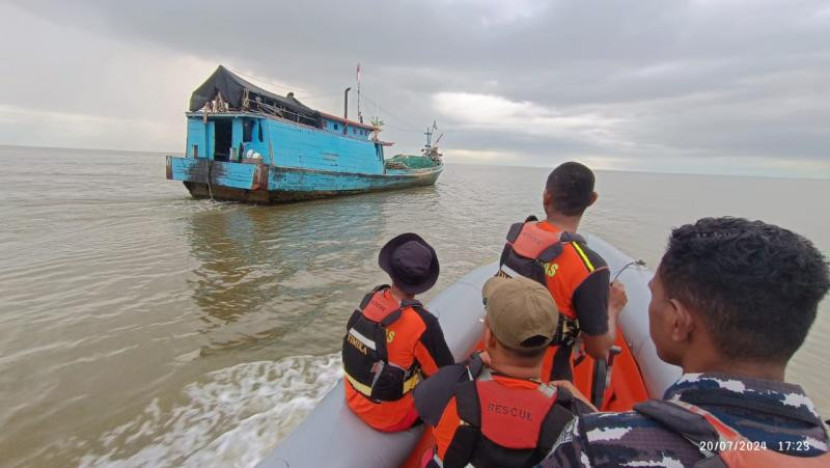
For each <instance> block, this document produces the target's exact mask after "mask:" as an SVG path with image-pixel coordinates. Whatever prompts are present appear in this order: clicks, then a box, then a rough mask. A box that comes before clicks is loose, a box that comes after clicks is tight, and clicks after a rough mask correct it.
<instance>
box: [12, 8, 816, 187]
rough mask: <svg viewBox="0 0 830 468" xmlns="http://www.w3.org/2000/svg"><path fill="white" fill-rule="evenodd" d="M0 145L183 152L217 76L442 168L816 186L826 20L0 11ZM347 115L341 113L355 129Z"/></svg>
mask: <svg viewBox="0 0 830 468" xmlns="http://www.w3.org/2000/svg"><path fill="white" fill-rule="evenodd" d="M0 17H2V18H3V27H2V33H0V34H2V37H3V40H2V41H0V64H2V65H0V66H2V67H3V72H2V74H0V144H18V145H37V146H59V147H82V148H118V149H133V150H150V151H159V152H164V151H172V152H181V151H182V150H183V148H184V145H185V119H184V115H183V112H184V111H185V109H186V106H187V103H188V100H189V97H190V93H191V91H192V90H193V89H195V88H196V87H198V86H199V84H201V83H202V81H204V80H205V79H206V78H207V77H208V76H209V75H210V74H211V73H212V72H213V70H214V69H215V68H216V66H217V65H218V64H220V63H221V64H224V65H226V66H227V67H229V68H230V69H231V70H234V71H237V72H239V73H240V74H242V75H244V76H247V77H252V78H255V79H258V80H259V83H260V84H262V85H263V86H265V87H268V88H270V89H272V90H274V91H275V92H278V93H281V94H284V93H286V92H288V91H289V90H292V91H294V92H295V95H296V96H297V97H298V98H299V99H300V100H301V101H303V102H305V103H306V104H308V105H311V106H313V107H316V108H318V109H320V110H323V111H326V112H330V113H335V114H340V113H342V106H343V105H342V91H343V89H344V88H345V87H346V86H354V80H355V65H356V64H357V63H358V62H360V63H361V64H362V68H363V81H362V87H363V92H364V97H365V99H364V100H363V102H362V106H363V110H364V115H366V116H370V115H373V114H375V113H376V112H377V113H379V114H380V117H381V118H382V119H383V120H384V121H385V122H386V124H387V126H386V130H385V132H384V134H383V137H384V138H385V139H389V140H393V141H395V142H397V143H396V146H395V147H393V149H395V150H397V151H401V152H413V151H414V150H416V149H417V148H418V147H419V146H420V145H421V144H422V143H423V135H422V133H423V131H424V129H426V127H428V126H429V125H431V123H432V121H433V119H437V121H438V124H439V126H440V127H441V130H442V131H444V132H445V133H446V136H445V137H444V139H443V141H442V148H443V151H444V153H445V157H446V160H447V161H448V162H458V163H476V162H480V163H487V164H508V165H531V166H553V165H555V164H557V163H558V162H560V161H563V160H566V159H577V160H582V161H585V162H587V163H589V164H592V165H593V166H594V167H597V168H603V169H621V170H647V171H669V172H706V173H711V172H714V173H725V174H734V173H742V174H764V175H784V176H813V177H815V176H818V177H828V178H830V149H829V148H830V3H828V2H827V1H826V0H815V1H811V0H695V1H668V0H636V1H632V0H628V1H609V0H606V1H585V0H547V1H544V0H382V1H381V0H376V1H368V0H351V1H328V0H292V1H279V0H262V1H234V2H228V1H216V0H187V1H176V0H142V1H108V0H73V1H65V0H63V1H49V0H20V1H17V0H11V1H8V0H6V1H0ZM355 105H356V103H355V102H353V103H352V104H351V105H350V108H351V109H354V106H355Z"/></svg>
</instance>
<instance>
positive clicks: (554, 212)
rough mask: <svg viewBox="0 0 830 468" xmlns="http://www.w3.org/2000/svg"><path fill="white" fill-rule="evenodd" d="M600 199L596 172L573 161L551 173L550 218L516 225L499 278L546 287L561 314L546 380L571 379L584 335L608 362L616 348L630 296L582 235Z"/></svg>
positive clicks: (589, 348) (593, 352) (546, 195)
mask: <svg viewBox="0 0 830 468" xmlns="http://www.w3.org/2000/svg"><path fill="white" fill-rule="evenodd" d="M596 200H597V193H596V192H595V191H594V173H593V172H591V170H590V169H588V168H587V167H585V166H584V165H582V164H579V163H576V162H567V163H564V164H561V165H560V166H559V167H557V168H556V169H554V170H553V172H551V173H550V175H549V176H548V179H547V183H546V185H545V190H544V192H543V195H542V203H543V205H544V209H545V215H546V219H545V220H544V221H537V220H536V218H535V217H530V218H528V220H526V221H525V222H524V223H516V224H514V225H513V226H511V228H510V231H509V232H508V234H507V243H506V244H505V247H504V250H503V252H502V255H501V260H500V262H499V263H500V269H499V275H500V276H504V277H513V276H517V275H520V276H525V277H528V278H531V279H534V280H536V281H538V282H539V283H541V284H542V285H544V286H546V287H547V289H548V291H549V292H550V294H551V295H552V296H553V298H554V300H555V301H556V304H557V306H558V308H559V313H560V324H559V326H558V327H557V331H556V334H555V336H554V339H553V342H552V343H551V347H550V349H549V350H548V352H547V354H546V356H545V361H544V364H543V367H542V378H543V379H544V380H546V381H547V380H553V379H566V380H571V379H572V375H573V369H572V364H571V356H572V354H573V353H572V351H573V346H574V344H575V341H576V338H577V336H579V335H580V334H581V336H582V341H583V342H584V346H585V351H586V352H587V353H588V354H589V355H590V356H592V357H593V358H595V359H605V358H606V357H607V355H608V350H609V348H610V347H611V345H613V344H614V339H615V336H616V328H617V316H618V315H619V312H620V311H621V310H622V308H623V307H624V306H625V304H626V302H627V301H628V298H627V297H626V294H625V287H624V285H623V284H622V283H620V282H618V281H615V282H614V283H611V286H610V288H609V283H610V272H609V270H608V265H607V264H606V263H605V260H603V258H602V257H600V255H599V254H597V253H596V252H594V251H593V250H591V249H590V248H589V247H588V245H587V244H586V243H585V240H584V239H583V238H582V237H580V236H579V235H577V234H576V231H577V229H578V228H579V223H580V221H581V220H582V215H583V213H584V212H585V210H586V209H587V208H588V207H589V206H591V205H593V204H594V202H596Z"/></svg>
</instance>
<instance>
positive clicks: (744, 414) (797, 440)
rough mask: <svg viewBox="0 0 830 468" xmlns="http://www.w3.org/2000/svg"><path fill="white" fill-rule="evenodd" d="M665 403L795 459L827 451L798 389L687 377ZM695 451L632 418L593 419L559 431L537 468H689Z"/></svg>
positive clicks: (726, 378)
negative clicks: (690, 409) (696, 410)
mask: <svg viewBox="0 0 830 468" xmlns="http://www.w3.org/2000/svg"><path fill="white" fill-rule="evenodd" d="M664 399H665V400H681V401H685V402H687V403H691V404H693V405H697V406H699V407H701V408H703V409H705V410H707V411H709V412H710V413H712V414H714V415H715V416H717V417H718V418H720V419H721V421H723V422H724V423H726V424H727V425H729V426H731V427H732V428H734V429H735V430H737V431H738V432H740V433H741V434H742V435H743V436H744V437H746V438H747V439H749V440H750V441H753V442H756V441H757V442H764V443H765V445H766V448H768V449H771V450H775V451H776V452H780V453H785V454H787V455H794V456H815V455H819V454H822V453H825V452H827V451H828V446H830V441H828V438H827V432H826V430H825V428H824V426H823V424H822V421H821V419H820V417H819V415H818V413H817V412H816V409H815V405H814V404H813V402H812V401H810V399H809V398H807V396H806V395H805V394H804V391H803V390H802V389H801V387H800V386H798V385H792V384H787V383H782V382H773V381H768V380H758V379H747V378H736V377H730V376H727V375H720V374H685V375H684V376H683V377H681V378H680V380H678V381H677V382H676V383H675V384H674V385H672V386H671V387H669V388H668V390H666V393H665V396H664ZM702 458H703V455H702V453H701V451H699V450H698V447H697V446H696V445H693V444H692V443H691V442H690V441H688V440H687V439H684V438H683V437H682V436H680V435H679V434H676V433H674V432H671V431H669V430H668V429H666V428H665V427H664V426H662V425H661V424H660V423H659V422H657V421H655V420H653V419H650V418H648V417H646V416H643V415H641V414H640V413H637V412H635V411H631V412H627V413H593V414H588V415H584V416H582V417H580V418H578V419H575V420H574V421H572V422H571V423H570V425H569V426H567V427H566V428H565V430H564V431H563V432H562V434H561V435H560V437H559V440H558V441H557V443H556V445H554V448H553V450H552V451H551V453H550V455H548V457H547V458H545V460H543V461H542V463H541V465H540V466H542V467H586V468H587V467H612V466H613V467H650V468H651V467H667V468H680V467H685V466H693V465H694V464H695V463H696V462H697V461H699V460H701V459H702Z"/></svg>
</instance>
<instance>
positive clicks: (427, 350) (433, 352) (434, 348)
mask: <svg viewBox="0 0 830 468" xmlns="http://www.w3.org/2000/svg"><path fill="white" fill-rule="evenodd" d="M419 315H420V316H421V318H422V319H423V321H424V324H426V330H424V332H423V333H422V334H421V338H420V339H419V340H418V342H417V343H416V344H415V359H416V360H417V361H418V363H419V364H420V365H421V371H422V372H423V374H424V376H427V377H429V376H430V375H432V374H434V373H436V372H437V371H438V369H440V368H441V367H444V366H448V365H450V364H454V363H455V359H454V358H453V357H452V353H451V352H450V348H449V346H447V341H446V340H445V339H444V332H443V331H442V330H441V325H440V324H439V323H438V319H437V318H436V317H435V316H434V315H432V314H430V313H428V312H426V313H423V314H419Z"/></svg>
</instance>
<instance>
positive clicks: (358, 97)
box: [357, 62, 363, 123]
mask: <svg viewBox="0 0 830 468" xmlns="http://www.w3.org/2000/svg"><path fill="white" fill-rule="evenodd" d="M357 120H358V121H359V122H360V123H363V113H361V112H360V62H357Z"/></svg>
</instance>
